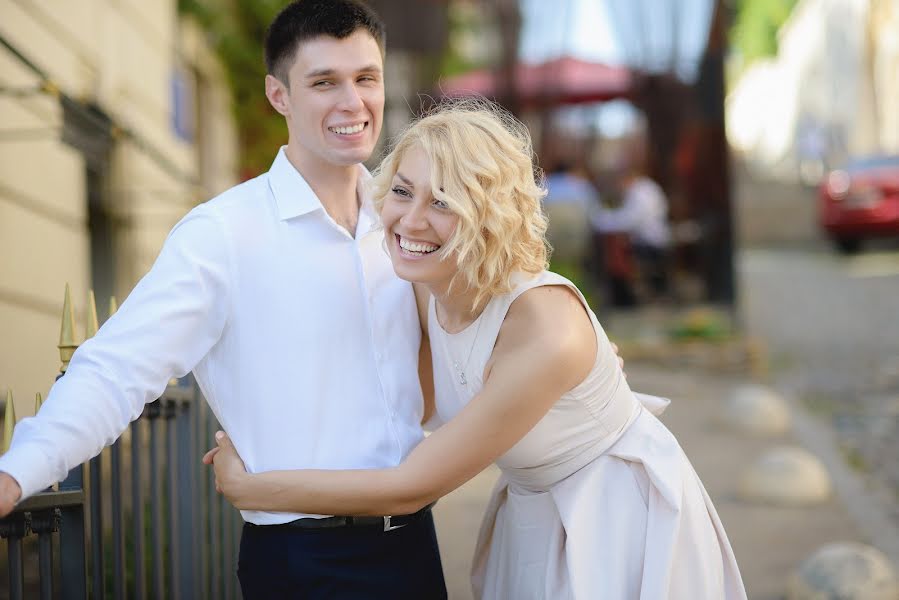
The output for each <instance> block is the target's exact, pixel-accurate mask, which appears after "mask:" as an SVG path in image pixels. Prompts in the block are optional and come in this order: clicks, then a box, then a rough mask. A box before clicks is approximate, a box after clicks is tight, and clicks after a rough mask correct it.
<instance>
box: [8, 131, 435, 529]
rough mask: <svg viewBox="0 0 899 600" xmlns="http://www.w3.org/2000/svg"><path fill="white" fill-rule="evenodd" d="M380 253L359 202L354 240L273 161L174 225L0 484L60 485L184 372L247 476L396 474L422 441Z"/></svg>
mask: <svg viewBox="0 0 899 600" xmlns="http://www.w3.org/2000/svg"><path fill="white" fill-rule="evenodd" d="M360 170H362V171H363V175H362V176H361V177H360V189H359V193H360V194H362V189H361V186H362V185H363V182H364V181H366V180H368V179H370V176H369V175H368V173H367V172H365V169H364V168H363V167H361V166H360ZM360 197H363V198H364V197H365V196H364V195H361V196H360ZM383 239H384V235H383V230H382V229H381V228H380V227H379V225H378V224H377V218H376V215H375V214H374V212H373V210H372V208H371V203H370V202H368V201H367V200H366V201H364V202H362V209H361V210H360V213H359V221H358V225H357V229H356V236H355V238H354V237H353V236H351V235H349V234H348V233H347V231H346V230H345V229H344V228H343V227H341V226H340V225H338V224H337V223H336V222H335V221H334V220H333V219H331V217H330V216H329V215H328V214H327V212H325V210H324V208H323V207H322V205H321V203H320V201H319V200H318V198H317V197H316V196H315V194H314V192H313V191H312V189H311V188H310V187H309V185H308V184H307V183H306V181H305V180H304V179H303V177H302V176H301V175H300V174H299V172H298V171H297V170H296V169H295V168H294V167H293V166H292V165H291V163H290V162H289V161H288V160H287V156H286V155H285V153H284V149H283V148H282V149H281V151H280V152H279V153H278V156H277V157H276V159H275V161H274V164H273V165H272V168H271V170H270V171H269V172H268V173H266V174H264V175H261V176H259V177H257V178H255V179H253V180H251V181H248V182H246V183H243V184H241V185H238V186H236V187H234V188H232V189H230V190H228V191H227V192H225V193H223V194H222V195H220V196H218V197H217V198H214V199H213V200H210V201H209V202H207V203H205V204H202V205H200V206H198V207H197V208H195V209H194V210H192V211H191V212H190V213H189V214H188V215H187V216H185V217H184V219H182V220H181V222H180V223H178V224H177V225H176V226H175V228H174V229H173V230H172V231H171V233H170V234H169V237H168V239H167V240H166V242H165V245H164V246H163V249H162V251H161V253H160V255H159V257H158V258H157V260H156V263H155V264H154V265H153V268H152V269H151V270H150V272H149V273H148V274H147V275H146V276H145V277H144V278H143V279H142V280H141V281H140V282H139V283H138V284H137V286H136V287H135V288H134V290H133V291H132V292H131V294H130V295H129V296H128V298H127V300H126V301H125V302H124V303H123V304H122V306H121V308H120V309H119V311H118V312H117V313H116V314H115V315H113V316H112V318H110V319H109V321H108V322H107V323H105V324H104V325H103V327H102V328H101V329H100V332H99V333H98V334H97V335H96V336H95V337H94V338H92V339H90V340H87V341H86V342H85V343H84V344H82V346H81V347H80V348H79V349H78V351H77V352H75V356H74V357H73V358H72V361H71V364H70V365H69V368H68V371H67V373H66V375H65V376H64V377H63V378H61V379H60V380H59V381H58V382H57V383H56V384H55V385H54V386H53V388H52V389H51V391H50V394H49V396H48V398H47V401H46V402H45V403H44V405H43V407H42V408H41V410H40V413H39V414H38V416H36V417H34V418H29V419H23V420H22V421H21V422H20V423H19V425H18V426H17V427H16V430H15V435H14V437H13V442H12V447H11V448H10V450H9V452H8V453H7V454H5V455H4V456H2V457H0V471H5V472H7V473H9V474H10V475H12V476H13V477H14V478H15V479H16V480H17V481H18V482H19V484H20V485H21V487H22V491H23V497H24V496H29V495H31V494H34V493H35V492H38V491H39V490H41V489H43V488H45V487H46V486H48V485H49V484H51V483H53V482H55V481H59V480H61V479H63V478H65V476H66V474H67V473H68V471H69V469H71V468H72V467H74V466H76V465H78V464H80V463H82V462H83V461H85V460H87V459H88V458H90V457H92V456H94V455H96V454H97V453H99V452H100V450H101V449H102V448H103V446H104V445H108V444H111V443H112V442H113V441H114V440H115V439H116V438H117V437H118V436H119V435H120V434H121V433H122V432H123V431H124V430H125V428H126V427H127V425H128V423H129V422H131V421H132V420H134V419H136V418H137V417H138V415H140V413H141V411H142V410H143V408H144V404H145V403H147V402H152V401H153V400H155V399H156V398H157V397H159V395H160V394H161V393H162V392H163V390H164V389H165V386H166V383H167V382H168V381H169V379H170V378H171V377H173V376H175V377H180V376H183V375H184V374H186V373H187V372H189V371H193V372H194V374H195V376H196V379H197V381H198V382H199V384H200V387H201V389H202V390H203V393H204V395H205V396H206V399H207V401H208V402H209V404H210V406H211V407H212V409H213V411H214V412H215V415H216V417H217V418H218V419H219V421H220V422H221V424H222V426H223V427H224V429H225V430H226V431H227V432H228V434H229V435H230V436H231V438H232V439H233V441H234V445H235V446H236V448H237V450H238V452H240V455H241V457H242V458H243V459H244V462H245V463H246V466H247V469H248V470H249V471H251V472H258V471H268V470H275V469H301V468H310V469H364V468H381V467H393V466H396V465H398V464H399V463H400V462H401V461H402V460H403V458H405V456H406V455H407V454H408V453H409V452H410V451H411V449H412V448H413V447H414V446H415V445H416V444H417V443H418V442H419V441H420V440H421V438H422V430H421V426H420V422H421V417H422V397H421V388H420V386H419V381H418V371H417V365H418V347H419V344H420V341H421V329H420V327H419V322H418V313H417V311H416V308H415V298H414V295H413V292H412V287H411V285H410V284H409V283H408V282H405V281H402V280H400V279H399V278H397V277H396V275H395V274H394V272H393V269H392V266H391V263H390V259H389V257H388V256H387V253H386V250H385V248H384V244H383ZM192 459H196V460H199V457H193V458H192ZM185 460H191V459H185ZM243 516H244V518H245V519H246V520H248V521H250V522H253V523H257V524H271V523H283V522H287V521H290V520H293V519H295V518H297V517H298V516H304V515H297V514H287V513H264V512H257V511H243Z"/></svg>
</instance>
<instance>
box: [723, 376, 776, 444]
mask: <svg viewBox="0 0 899 600" xmlns="http://www.w3.org/2000/svg"><path fill="white" fill-rule="evenodd" d="M721 417H722V421H723V423H724V424H725V425H726V426H728V427H730V428H732V429H736V430H738V431H742V432H744V433H750V434H754V435H765V436H778V435H783V434H785V433H786V432H787V431H788V430H789V429H790V410H789V408H787V403H786V402H784V400H783V398H781V397H780V396H779V395H778V394H777V393H776V392H775V391H774V390H772V389H770V388H767V387H765V386H762V385H754V384H746V385H741V386H739V387H737V388H735V389H734V390H733V392H731V394H730V396H729V397H728V398H727V401H726V402H725V404H724V406H723V409H722V415H721Z"/></svg>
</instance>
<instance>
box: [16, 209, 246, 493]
mask: <svg viewBox="0 0 899 600" xmlns="http://www.w3.org/2000/svg"><path fill="white" fill-rule="evenodd" d="M231 264H232V261H231V255H230V248H229V244H228V236H227V230H226V228H225V225H224V223H223V221H222V220H221V219H220V218H219V217H218V215H217V214H216V213H215V212H214V211H213V210H212V209H210V208H209V207H207V206H201V207H199V208H197V209H194V210H193V211H192V212H191V213H190V214H188V215H187V216H186V217H185V218H184V219H182V220H181V222H179V223H178V224H177V225H176V226H175V228H174V229H173V230H172V231H171V233H170V234H169V236H168V238H167V240H166V242H165V244H164V246H163V249H162V251H161V252H160V254H159V257H158V258H157V259H156V262H155V263H154V265H153V267H152V268H151V270H150V271H149V272H148V273H147V275H146V276H145V277H144V278H143V279H141V281H140V282H139V283H138V284H137V286H136V287H135V288H134V290H133V291H132V292H131V294H130V295H129V296H128V298H127V299H126V301H125V302H124V303H122V306H121V308H120V309H119V311H118V312H117V313H116V314H115V315H113V316H112V317H111V318H110V319H109V320H108V321H107V322H106V323H105V324H104V325H103V327H102V328H101V329H100V331H99V332H98V333H97V335H96V336H94V337H93V338H91V339H90V340H87V341H85V342H84V343H83V344H82V345H81V346H80V347H79V348H78V350H77V351H76V352H75V354H74V356H73V357H72V360H71V362H70V364H69V367H68V369H67V371H66V375H65V376H64V377H62V378H60V379H59V380H58V381H57V382H56V384H55V385H54V386H53V388H52V389H51V390H50V393H49V395H48V397H47V400H46V402H45V403H44V405H43V406H42V407H41V410H40V412H39V413H38V415H37V416H35V417H30V418H26V419H23V420H22V421H21V422H19V424H18V425H17V426H16V428H15V432H14V435H13V439H12V444H11V447H10V450H9V451H8V452H7V453H6V454H4V455H3V456H2V457H0V471H4V472H6V473H8V474H10V475H11V476H12V477H13V478H15V479H16V481H17V482H18V483H19V485H20V486H21V488H22V497H23V498H25V497H27V496H30V495H32V494H34V493H36V492H38V491H40V490H42V489H44V488H46V487H47V486H48V485H50V484H52V483H54V482H56V481H60V480H62V479H64V478H65V477H66V475H67V473H68V472H69V470H70V469H71V468H73V467H74V466H76V465H78V464H81V463H82V462H84V461H85V460H87V459H89V458H91V457H93V456H96V455H97V454H99V452H100V451H101V450H102V449H103V447H104V446H106V445H109V444H111V443H113V442H114V441H115V440H116V439H117V438H118V437H119V436H120V435H121V434H122V432H123V431H124V430H125V428H126V427H127V426H128V424H129V423H130V422H131V421H133V420H134V419H136V418H137V417H138V416H139V415H140V414H141V412H142V411H143V407H144V405H145V404H146V403H148V402H152V401H153V400H155V399H156V398H158V397H159V396H160V395H161V394H162V392H163V391H164V389H165V387H166V384H167V382H168V381H169V380H170V379H171V378H172V377H181V376H183V375H185V374H186V373H188V372H189V371H190V370H191V369H193V368H194V366H196V364H197V363H198V362H199V361H200V360H202V358H203V357H204V356H205V355H206V354H207V353H208V352H209V350H210V348H212V347H213V345H214V344H215V343H216V342H217V341H218V340H219V338H220V337H221V335H222V333H223V332H224V330H225V328H226V326H227V322H228V315H229V312H230V293H229V292H230V291H231V290H230V287H231V281H232V277H231Z"/></svg>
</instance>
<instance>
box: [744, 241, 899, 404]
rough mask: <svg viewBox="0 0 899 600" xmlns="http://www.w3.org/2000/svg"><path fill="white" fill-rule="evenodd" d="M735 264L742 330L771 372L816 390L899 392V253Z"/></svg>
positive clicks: (772, 256)
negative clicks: (765, 350)
mask: <svg viewBox="0 0 899 600" xmlns="http://www.w3.org/2000/svg"><path fill="white" fill-rule="evenodd" d="M736 262H737V271H738V278H739V279H738V281H739V283H740V313H741V316H742V318H743V320H744V325H745V327H746V330H747V331H748V332H749V333H750V334H753V335H757V336H760V337H763V338H764V339H766V340H767V342H768V343H769V345H770V348H771V352H772V358H773V360H774V364H773V366H774V368H775V369H778V368H782V369H785V370H790V369H792V370H802V371H804V372H806V373H807V374H808V375H809V376H810V377H811V378H812V379H813V380H814V381H810V383H813V384H814V385H816V386H825V387H827V386H830V387H842V388H846V389H850V388H855V389H859V388H861V389H866V388H870V387H872V386H873V387H875V388H877V389H882V388H884V387H890V386H891V385H892V384H893V383H895V384H896V385H897V386H899V250H897V249H895V248H892V249H891V248H889V247H883V246H882V249H880V250H873V251H868V252H864V253H862V254H859V255H857V256H853V257H848V258H847V257H844V256H841V255H839V254H837V253H835V252H833V251H831V250H830V248H829V247H826V246H821V247H817V246H816V247H811V248H806V249H794V250H787V249H780V250H759V249H753V250H744V251H743V252H742V253H741V254H740V255H739V256H738V258H737V261H736ZM893 380H895V381H893Z"/></svg>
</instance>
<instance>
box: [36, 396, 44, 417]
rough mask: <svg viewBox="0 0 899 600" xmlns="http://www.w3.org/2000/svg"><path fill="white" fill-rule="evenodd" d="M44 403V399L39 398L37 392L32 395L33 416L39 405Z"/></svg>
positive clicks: (39, 407)
mask: <svg viewBox="0 0 899 600" xmlns="http://www.w3.org/2000/svg"><path fill="white" fill-rule="evenodd" d="M43 403H44V398H43V397H42V396H41V393H40V392H38V393H37V394H35V395H34V414H37V411H39V410H40V409H41V404H43Z"/></svg>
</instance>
